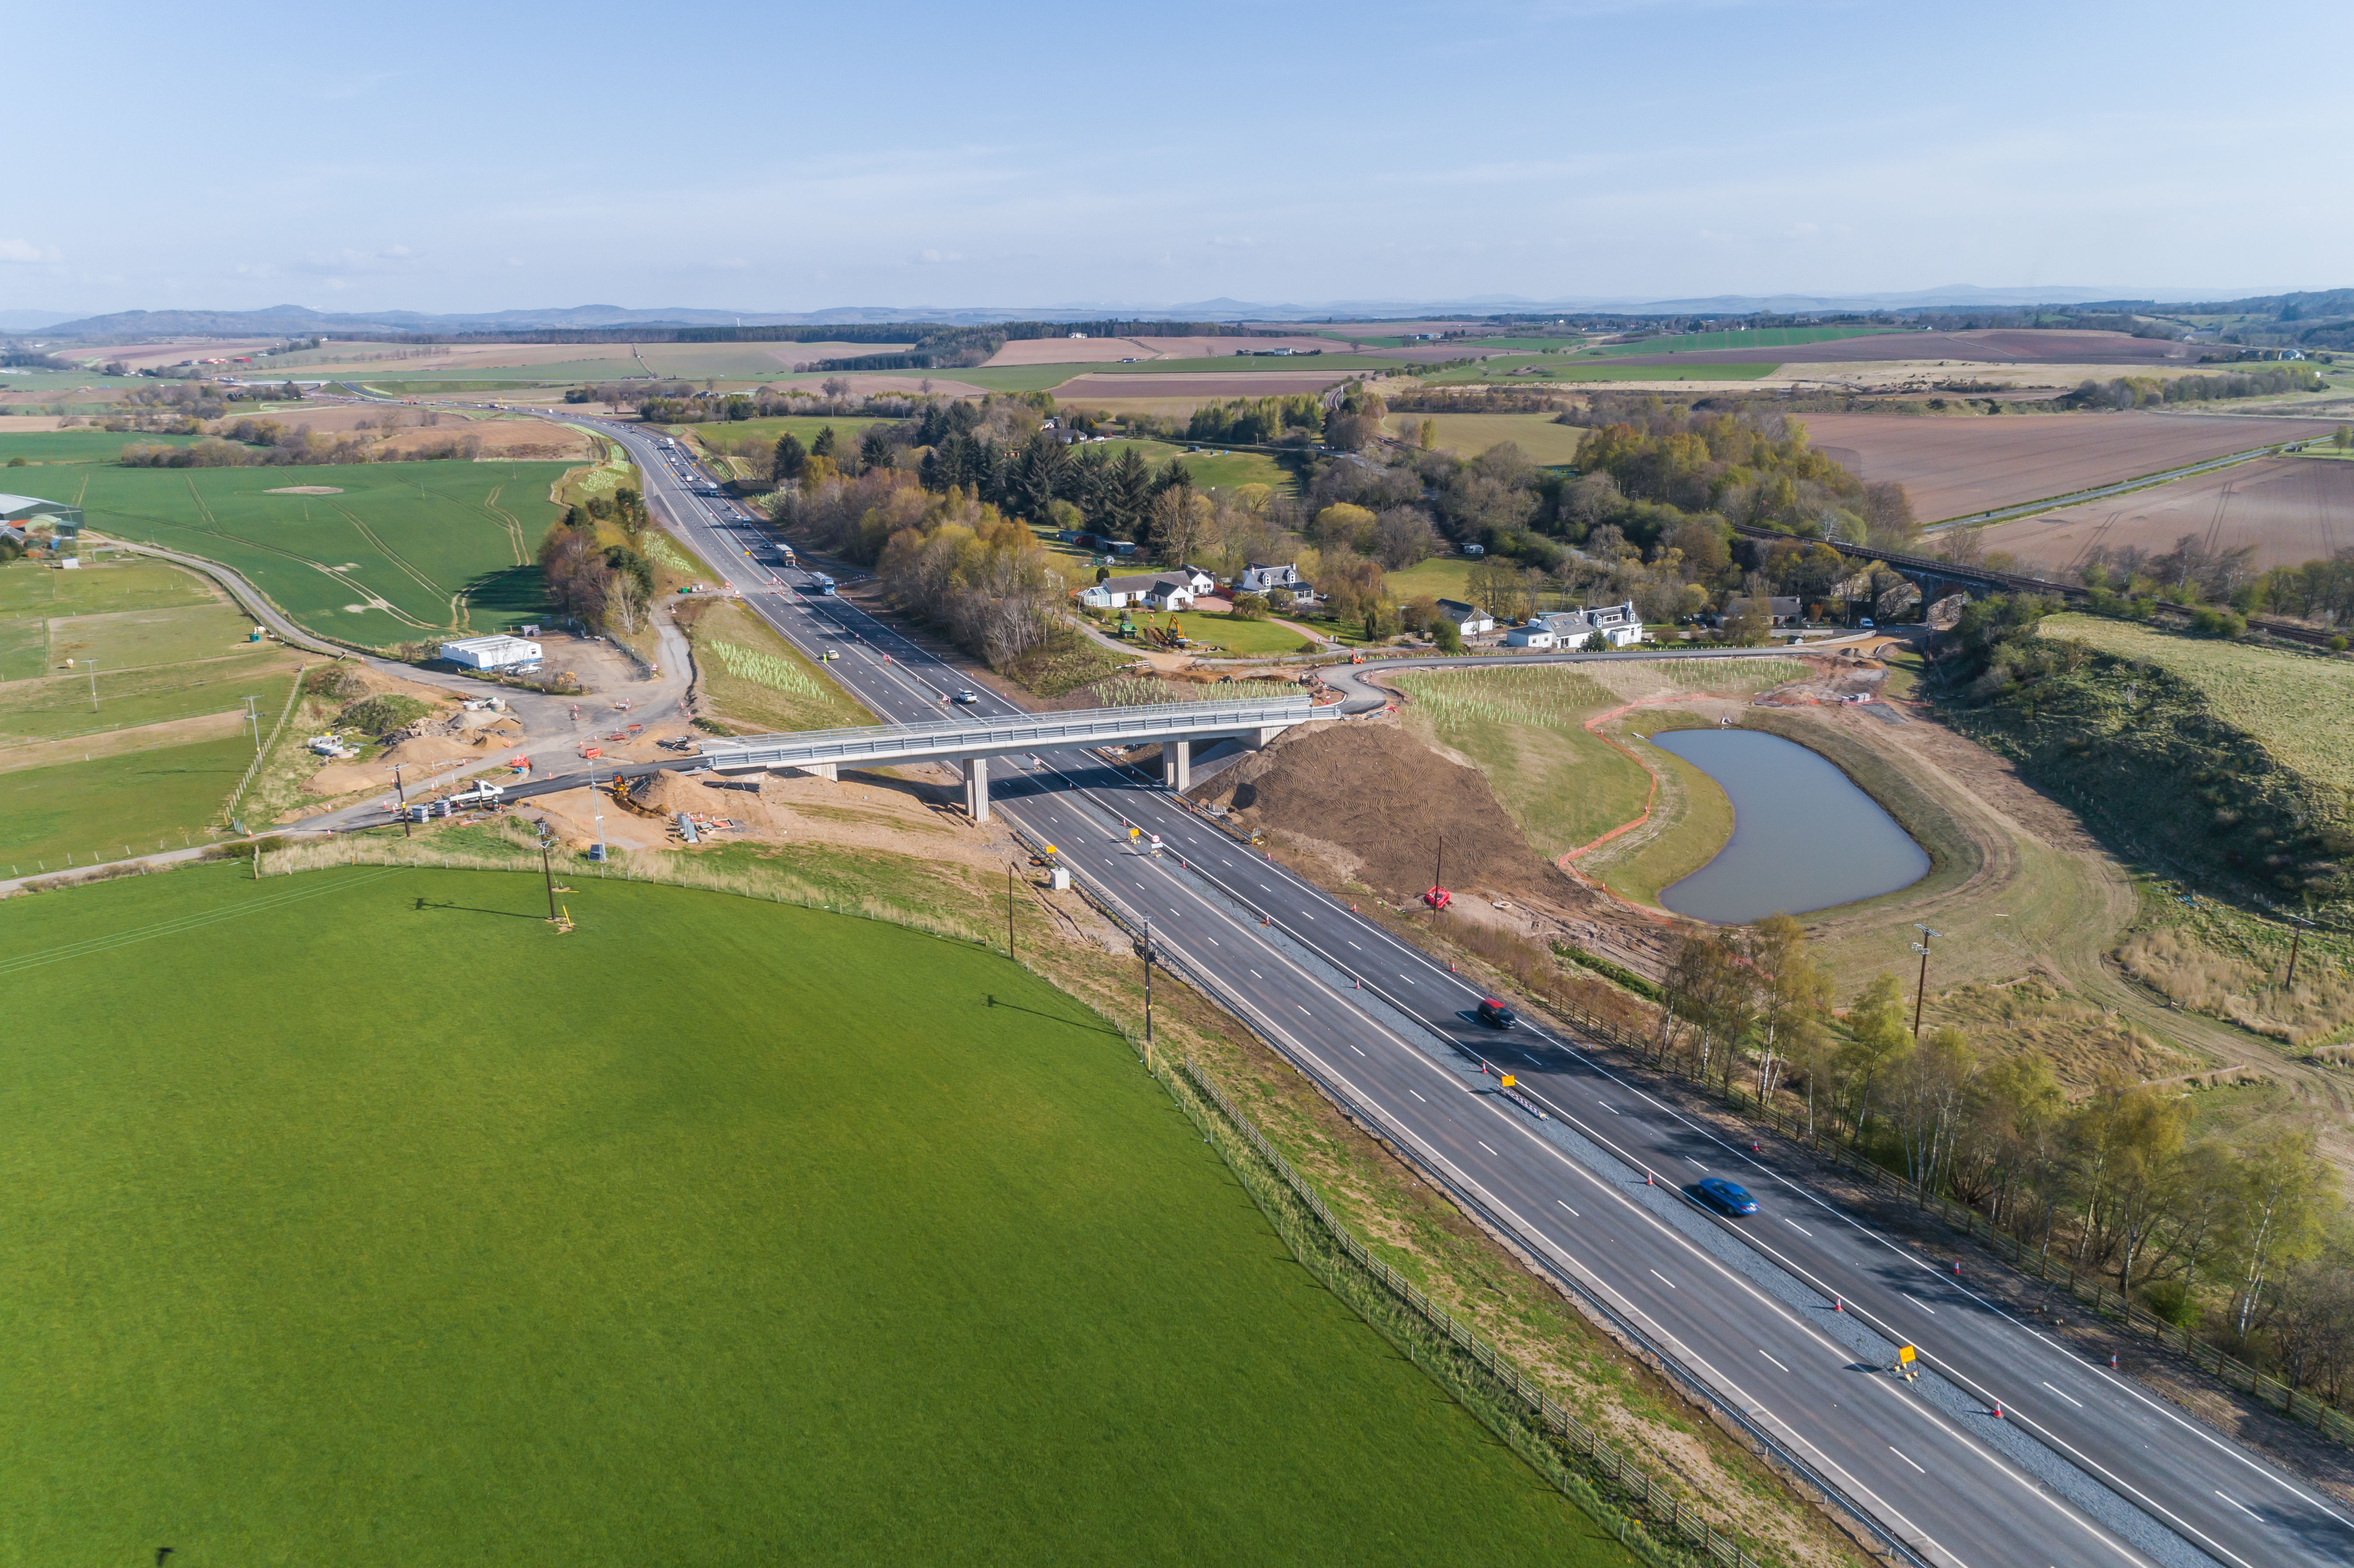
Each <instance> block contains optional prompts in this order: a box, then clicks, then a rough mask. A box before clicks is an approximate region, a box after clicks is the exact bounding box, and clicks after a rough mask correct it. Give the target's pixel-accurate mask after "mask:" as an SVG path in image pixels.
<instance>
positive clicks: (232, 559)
mask: <svg viewBox="0 0 2354 1568" xmlns="http://www.w3.org/2000/svg"><path fill="white" fill-rule="evenodd" d="M566 471H567V465H566V464H564V463H553V462H387V463H365V464H357V465H353V466H348V467H325V466H322V467H315V468H313V467H305V468H233V469H125V468H100V467H93V468H89V469H84V470H80V471H79V472H80V474H81V475H82V476H83V479H84V485H83V487H82V489H81V492H80V504H81V506H82V508H83V514H84V516H85V517H86V518H87V520H88V525H89V526H90V528H91V529H93V530H95V531H99V532H103V533H108V534H111V535H118V536H120V537H122V538H128V539H139V540H147V541H152V542H154V543H157V544H161V545H164V546H169V547H172V548H175V549H182V550H186V551H187V552H189V553H190V554H192V555H198V556H207V557H208V558H210V559H212V560H216V561H219V562H221V563H222V564H223V565H226V566H230V567H236V568H237V569H238V570H239V571H240V572H242V573H244V574H245V576H246V577H248V578H249V579H251V581H252V582H253V583H254V585H255V586H256V587H258V588H260V589H261V590H262V591H263V592H264V593H266V594H268V595H269V596H270V598H271V599H273V600H275V601H276V602H277V604H278V605H279V607H280V608H281V609H284V610H285V611H286V612H287V613H288V614H289V615H292V616H293V617H294V618H295V619H297V620H301V621H302V622H303V623H304V624H306V625H309V626H311V627H312V628H313V629H314V630H321V631H325V632H330V633H332V634H334V635H335V636H339V637H344V638H348V639H350V640H351V641H355V642H362V643H368V644H372V645H376V646H383V645H387V644H391V643H396V642H403V641H412V640H419V639H423V638H428V637H430V636H432V635H434V634H436V633H440V632H447V631H451V630H457V629H461V628H462V629H463V630H468V631H476V632H480V631H496V630H505V629H506V628H508V627H512V626H515V625H519V624H521V623H523V622H525V621H530V620H537V619H539V617H540V616H541V614H542V613H543V600H542V599H541V594H540V583H539V573H538V569H537V568H536V567H533V566H531V565H530V564H529V563H530V561H531V559H532V552H533V551H534V550H535V549H536V548H537V547H538V545H539V539H540V535H542V534H544V533H545V532H546V530H547V526H548V524H550V523H551V522H553V521H554V520H555V518H556V508H555V505H554V503H551V502H550V501H549V500H548V499H547V493H548V487H549V486H550V485H551V484H553V483H554V482H556V481H557V479H559V478H561V477H562V476H563V474H564V473H565V472H566ZM290 485H328V486H333V487H334V488H335V489H336V490H338V491H339V492H340V493H338V494H334V495H272V494H270V493H269V492H270V491H272V490H276V489H280V488H282V487H285V486H290Z"/></svg>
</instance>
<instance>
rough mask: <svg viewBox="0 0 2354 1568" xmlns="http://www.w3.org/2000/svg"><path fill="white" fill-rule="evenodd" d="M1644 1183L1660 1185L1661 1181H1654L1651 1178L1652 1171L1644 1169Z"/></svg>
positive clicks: (1649, 1185) (1645, 1184) (1647, 1185)
mask: <svg viewBox="0 0 2354 1568" xmlns="http://www.w3.org/2000/svg"><path fill="white" fill-rule="evenodd" d="M1643 1185H1644V1186H1646V1187H1656V1186H1658V1185H1659V1183H1658V1182H1656V1181H1652V1180H1651V1173H1650V1172H1649V1171H1644V1172H1643Z"/></svg>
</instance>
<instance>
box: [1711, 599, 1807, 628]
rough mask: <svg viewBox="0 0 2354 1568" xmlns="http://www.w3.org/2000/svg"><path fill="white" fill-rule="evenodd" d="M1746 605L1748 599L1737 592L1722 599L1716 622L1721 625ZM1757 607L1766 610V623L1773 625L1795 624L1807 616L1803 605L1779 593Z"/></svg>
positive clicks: (1745, 607)
mask: <svg viewBox="0 0 2354 1568" xmlns="http://www.w3.org/2000/svg"><path fill="white" fill-rule="evenodd" d="M1748 605H1749V600H1748V599H1744V598H1743V597H1742V596H1741V595H1739V594H1735V595H1734V596H1733V597H1732V598H1731V599H1726V600H1725V601H1724V610H1723V614H1721V615H1719V616H1718V617H1717V618H1716V621H1717V624H1718V625H1720V626H1722V625H1723V624H1724V622H1725V621H1726V620H1729V619H1731V618H1732V617H1734V616H1736V615H1739V614H1740V613H1741V612H1742V611H1743V610H1744V609H1747V608H1748ZM1759 608H1761V609H1763V610H1764V611H1765V619H1766V621H1767V623H1768V624H1770V625H1774V626H1796V625H1797V623H1798V622H1799V621H1801V620H1805V619H1806V618H1807V607H1806V606H1805V605H1803V604H1801V603H1800V602H1799V601H1798V600H1797V599H1785V598H1783V597H1781V596H1779V595H1776V596H1774V597H1772V598H1769V599H1766V600H1765V604H1764V605H1762V606H1760V607H1759Z"/></svg>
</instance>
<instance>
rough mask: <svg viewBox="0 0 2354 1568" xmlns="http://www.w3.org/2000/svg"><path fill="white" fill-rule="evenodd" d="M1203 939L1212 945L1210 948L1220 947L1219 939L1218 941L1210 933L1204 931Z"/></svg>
mask: <svg viewBox="0 0 2354 1568" xmlns="http://www.w3.org/2000/svg"><path fill="white" fill-rule="evenodd" d="M1202 939H1203V940H1204V941H1205V942H1207V943H1209V944H1210V946H1212V947H1216V946H1217V945H1218V939H1217V938H1215V937H1213V936H1211V935H1210V934H1209V933H1208V932H1206V931H1204V932H1203V933H1202Z"/></svg>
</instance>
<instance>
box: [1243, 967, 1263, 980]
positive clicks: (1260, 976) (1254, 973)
mask: <svg viewBox="0 0 2354 1568" xmlns="http://www.w3.org/2000/svg"><path fill="white" fill-rule="evenodd" d="M1243 968H1245V969H1250V966H1249V965H1248V964H1245V965H1244V966H1243ZM1250 978H1251V979H1253V980H1265V979H1267V977H1266V976H1265V975H1263V974H1261V973H1259V972H1258V971H1257V969H1251V971H1250Z"/></svg>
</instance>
